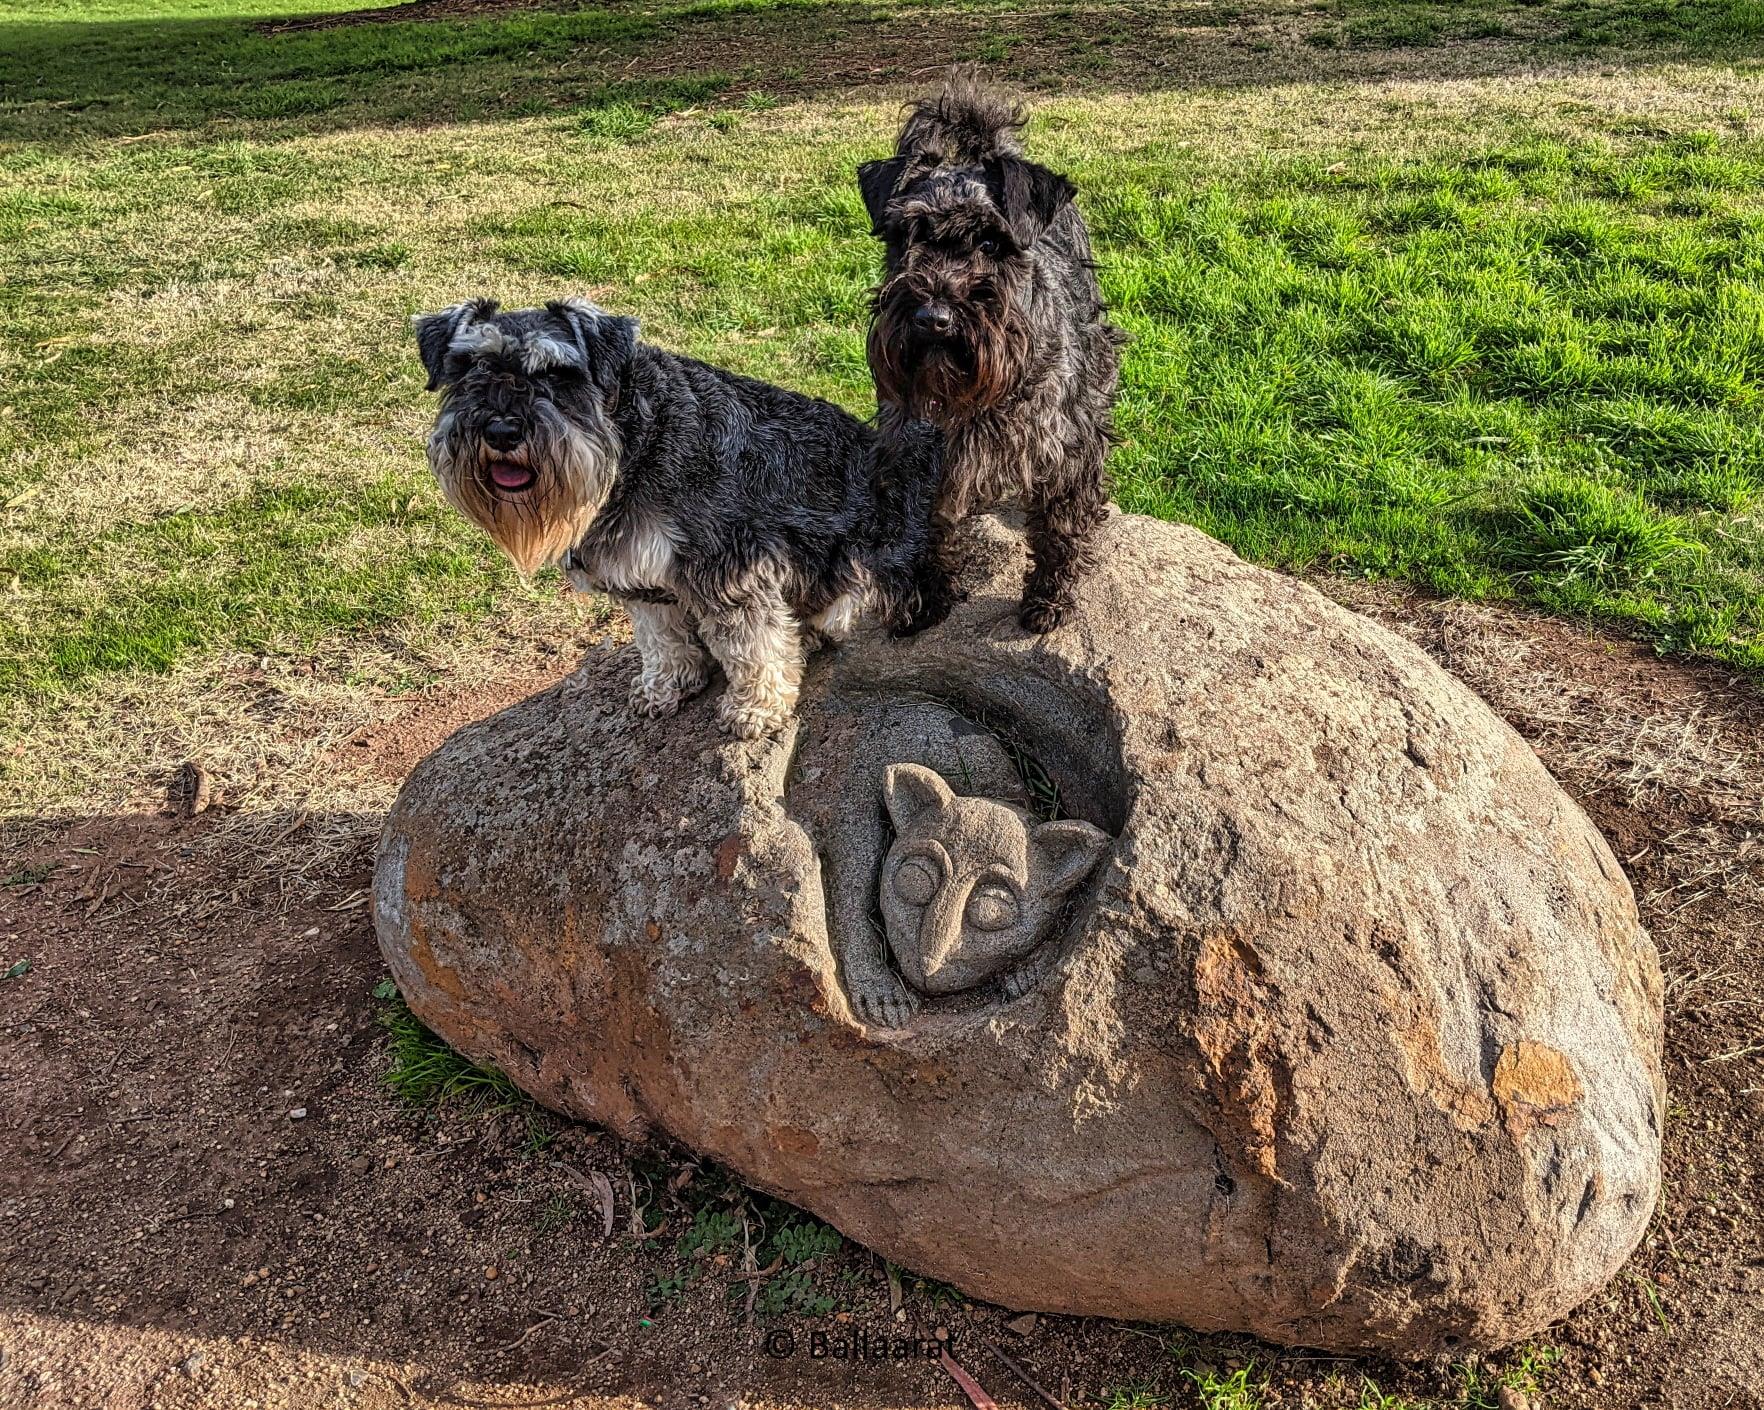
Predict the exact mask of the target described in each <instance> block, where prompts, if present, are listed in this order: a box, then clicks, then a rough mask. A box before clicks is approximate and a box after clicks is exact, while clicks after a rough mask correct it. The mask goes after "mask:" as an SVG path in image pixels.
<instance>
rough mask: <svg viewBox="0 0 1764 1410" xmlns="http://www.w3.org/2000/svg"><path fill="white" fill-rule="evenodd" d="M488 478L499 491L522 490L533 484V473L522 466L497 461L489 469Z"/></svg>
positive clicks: (505, 461)
mask: <svg viewBox="0 0 1764 1410" xmlns="http://www.w3.org/2000/svg"><path fill="white" fill-rule="evenodd" d="M490 478H491V479H492V480H494V481H496V484H497V487H498V488H500V489H505V490H524V489H526V488H527V486H528V485H530V484H532V483H533V472H532V471H531V470H529V469H527V468H526V467H525V466H524V465H516V464H514V463H513V462H511V461H507V460H499V461H497V462H496V463H495V464H494V465H492V466H491V467H490Z"/></svg>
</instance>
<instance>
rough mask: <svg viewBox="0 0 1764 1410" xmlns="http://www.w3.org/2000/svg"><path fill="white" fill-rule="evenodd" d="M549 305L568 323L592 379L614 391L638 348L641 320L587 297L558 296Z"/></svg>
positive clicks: (601, 386)
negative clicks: (563, 297)
mask: <svg viewBox="0 0 1764 1410" xmlns="http://www.w3.org/2000/svg"><path fill="white" fill-rule="evenodd" d="M545 308H546V311H547V312H549V313H550V314H551V315H552V316H553V317H555V318H559V319H562V320H563V322H564V323H565V324H567V325H568V327H569V329H570V333H571V335H572V336H573V337H574V338H575V340H576V350H577V351H578V352H579V353H580V354H581V355H582V366H583V368H584V369H585V370H586V371H587V373H588V377H589V380H590V381H592V382H593V383H594V385H595V386H597V387H599V388H600V390H601V391H603V392H609V393H610V392H611V391H612V390H613V389H614V388H615V387H617V386H618V385H619V379H620V378H621V377H623V376H624V375H625V369H626V368H627V367H628V366H630V363H631V357H632V355H633V354H634V353H635V352H636V351H637V329H638V324H637V320H636V319H635V318H629V317H627V316H626V315H624V314H622V313H608V312H607V311H606V310H605V309H603V308H601V307H600V305H599V304H594V303H590V302H589V301H588V300H587V299H557V300H554V301H553V302H551V303H548V304H546V305H545Z"/></svg>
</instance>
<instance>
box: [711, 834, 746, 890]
mask: <svg viewBox="0 0 1764 1410" xmlns="http://www.w3.org/2000/svg"><path fill="white" fill-rule="evenodd" d="M746 851H747V839H746V838H745V837H743V836H742V835H741V834H740V833H739V832H731V833H730V834H729V835H728V836H727V837H725V838H724V839H723V840H722V841H721V842H719V843H717V850H716V851H715V852H714V853H712V854H711V855H712V858H713V860H714V861H715V862H716V867H717V880H718V881H731V880H733V879H734V876H735V866H736V863H738V862H739V861H740V860H741V858H742V855H743V854H744V853H745V852H746Z"/></svg>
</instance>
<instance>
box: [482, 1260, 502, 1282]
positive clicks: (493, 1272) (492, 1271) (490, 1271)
mask: <svg viewBox="0 0 1764 1410" xmlns="http://www.w3.org/2000/svg"><path fill="white" fill-rule="evenodd" d="M499 1271H500V1270H499V1269H498V1268H497V1266H496V1265H495V1264H494V1263H492V1264H491V1265H490V1266H489V1267H488V1268H486V1269H485V1270H484V1276H485V1277H486V1278H490V1279H492V1280H494V1279H495V1278H496V1276H497V1275H498V1273H499Z"/></svg>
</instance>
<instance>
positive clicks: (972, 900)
mask: <svg viewBox="0 0 1764 1410" xmlns="http://www.w3.org/2000/svg"><path fill="white" fill-rule="evenodd" d="M1016 923H1017V898H1016V896H1015V895H1014V894H1012V892H1011V891H1010V889H1009V888H1008V887H1005V886H1001V885H999V884H998V883H997V882H996V881H993V882H983V883H982V884H981V885H979V886H976V887H975V888H974V894H973V895H972V896H970V897H968V924H969V925H971V926H973V927H974V929H976V930H1003V929H1004V928H1005V927H1006V926H1011V925H1015V924H1016Z"/></svg>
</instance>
